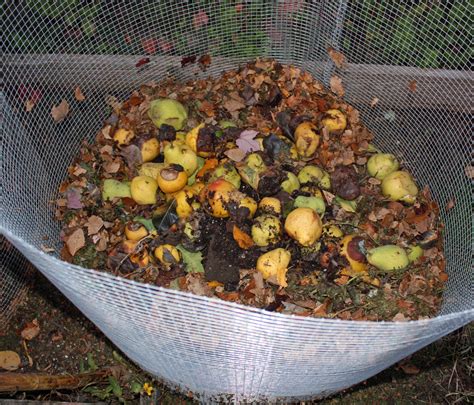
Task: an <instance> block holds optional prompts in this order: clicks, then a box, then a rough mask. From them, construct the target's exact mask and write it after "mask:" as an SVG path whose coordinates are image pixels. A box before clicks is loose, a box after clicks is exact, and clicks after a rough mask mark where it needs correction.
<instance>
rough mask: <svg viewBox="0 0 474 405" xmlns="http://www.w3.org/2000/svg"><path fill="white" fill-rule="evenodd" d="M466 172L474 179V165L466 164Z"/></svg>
mask: <svg viewBox="0 0 474 405" xmlns="http://www.w3.org/2000/svg"><path fill="white" fill-rule="evenodd" d="M464 173H465V174H466V176H467V177H468V178H470V179H474V166H466V167H465V168H464Z"/></svg>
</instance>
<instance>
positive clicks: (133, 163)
mask: <svg viewBox="0 0 474 405" xmlns="http://www.w3.org/2000/svg"><path fill="white" fill-rule="evenodd" d="M120 154H121V155H122V156H123V157H124V158H125V161H126V162H127V165H128V167H129V168H130V169H135V168H136V167H137V166H138V165H139V164H141V163H142V153H141V152H140V148H139V147H138V146H137V145H128V146H127V147H125V148H122V151H121V152H120Z"/></svg>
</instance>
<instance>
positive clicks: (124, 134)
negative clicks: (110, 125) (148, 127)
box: [114, 128, 135, 146]
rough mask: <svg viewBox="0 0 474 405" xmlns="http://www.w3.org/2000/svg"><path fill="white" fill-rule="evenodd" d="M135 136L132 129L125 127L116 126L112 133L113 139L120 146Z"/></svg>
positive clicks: (126, 143)
mask: <svg viewBox="0 0 474 405" xmlns="http://www.w3.org/2000/svg"><path fill="white" fill-rule="evenodd" d="M134 137H135V134H134V133H133V131H130V130H129V129H125V128H118V129H117V130H116V131H115V133H114V141H115V142H117V143H118V144H119V145H120V146H122V145H128V144H129V143H130V141H131V140H132V139H133V138H134Z"/></svg>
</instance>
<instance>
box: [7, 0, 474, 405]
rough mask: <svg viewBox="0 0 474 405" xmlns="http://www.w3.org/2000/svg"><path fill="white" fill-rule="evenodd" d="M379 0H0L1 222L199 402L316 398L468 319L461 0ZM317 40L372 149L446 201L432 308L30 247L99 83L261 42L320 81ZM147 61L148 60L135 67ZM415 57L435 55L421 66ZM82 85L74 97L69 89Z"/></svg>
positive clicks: (468, 145)
mask: <svg viewBox="0 0 474 405" xmlns="http://www.w3.org/2000/svg"><path fill="white" fill-rule="evenodd" d="M382 3H383V4H382V6H380V7H379V6H376V5H375V2H371V1H361V2H353V1H330V0H327V1H321V2H315V1H303V0H293V1H288V0H283V1H272V2H267V1H244V2H232V1H221V2H214V1H201V2H197V1H171V2H170V1H166V2H165V1H141V2H139V1H131V2H126V3H123V2H115V1H113V2H99V1H97V2H95V1H91V2H82V1H75V0H68V1H64V2H56V1H52V0H51V1H35V0H28V1H19V2H8V3H7V6H6V8H5V9H4V11H3V13H4V25H5V27H4V33H6V35H5V39H4V43H3V53H4V58H3V62H2V64H3V76H4V79H3V80H4V83H3V84H4V86H3V98H2V105H1V111H2V119H3V125H2V129H3V134H2V140H1V145H2V149H1V188H2V207H1V209H2V214H1V219H0V226H1V229H2V232H3V233H4V234H5V236H6V237H7V238H8V239H9V240H10V241H11V242H12V243H13V244H14V245H15V246H16V247H17V248H18V249H19V250H20V251H21V252H22V253H23V254H24V255H25V256H26V257H27V258H28V260H30V261H31V262H32V263H33V264H34V265H35V266H36V267H38V269H39V270H41V272H43V273H44V274H45V275H46V276H47V277H48V278H49V279H50V280H51V281H52V282H53V283H54V284H55V285H56V286H58V287H59V289H60V290H61V291H62V292H63V293H64V294H65V295H66V296H67V297H68V298H69V299H71V301H72V302H74V303H75V304H76V305H77V306H78V307H79V308H80V309H81V311H82V312H83V313H85V314H86V315H87V316H88V317H89V318H90V319H91V320H92V321H93V322H94V323H95V324H96V325H97V326H98V327H99V328H100V329H101V330H102V331H103V332H104V333H105V334H106V335H107V336H108V337H109V338H110V339H111V340H112V341H113V342H114V343H115V344H116V345H117V346H118V347H119V348H120V349H122V350H123V351H124V352H125V353H126V354H127V355H128V356H129V357H130V358H131V359H133V360H135V361H136V362H137V363H138V364H139V365H140V366H141V367H143V368H144V369H146V370H148V371H150V372H152V373H153V374H156V375H158V376H160V377H162V378H163V379H165V380H166V381H168V382H170V383H172V384H175V385H177V386H179V387H180V388H183V389H190V390H193V391H195V392H196V393H200V394H202V395H204V398H209V396H212V395H217V394H222V393H226V394H232V395H234V399H247V400H248V399H252V398H254V399H255V398H262V397H265V398H267V399H268V398H277V397H284V398H286V399H292V398H305V397H312V396H323V395H327V394H330V393H332V392H335V391H337V390H340V389H343V388H345V387H348V386H350V385H353V384H355V383H357V382H359V381H362V380H364V379H366V378H368V377H369V376H371V375H373V374H375V373H377V372H379V371H380V370H382V369H384V368H386V367H388V366H389V365H390V364H393V363H394V362H396V361H398V360H399V359H401V358H403V357H405V356H407V355H409V354H410V353H412V352H414V351H416V350H418V349H420V348H421V347H423V346H425V345H427V344H429V343H431V342H432V341H434V340H436V339H438V338H439V337H441V336H443V335H445V334H446V333H449V332H450V331H452V330H454V329H456V328H458V327H460V326H462V325H463V324H465V323H467V322H469V321H472V320H473V319H474V302H473V297H474V291H473V289H474V282H473V281H474V280H473V273H472V238H473V232H472V229H473V227H472V221H473V220H472V215H471V205H472V194H471V192H472V179H471V178H472V171H471V170H472V166H471V157H472V156H471V153H472V141H471V140H470V131H471V118H472V105H471V99H472V81H473V76H472V72H471V71H470V66H469V62H468V59H466V57H465V56H464V55H465V53H466V52H468V53H469V52H470V51H469V49H470V39H469V36H470V35H471V30H472V28H471V26H472V24H471V22H472V10H471V8H470V7H469V3H468V2H462V1H461V2H452V4H451V3H449V4H448V2H447V3H446V4H439V5H438V4H437V3H436V5H435V4H432V3H431V2H423V1H421V2H419V3H418V4H419V7H418V8H417V7H415V6H413V5H406V6H397V7H395V6H394V5H393V4H392V3H390V2H382ZM407 4H408V3H407ZM433 9H434V10H435V11H433ZM444 33H450V35H449V36H448V35H444ZM427 38H429V41H428V40H427ZM328 47H334V48H335V49H343V50H344V53H345V55H346V59H347V67H346V69H344V70H337V73H338V75H339V76H340V77H341V78H342V80H343V83H344V86H345V89H346V99H347V101H348V102H349V103H351V104H353V105H355V107H356V108H358V109H359V110H360V112H361V115H362V118H363V121H364V122H365V123H366V124H367V126H368V127H369V128H370V129H371V130H372V131H373V132H374V133H375V134H376V139H377V142H378V144H377V146H379V147H381V148H382V149H383V150H386V151H389V152H392V153H395V154H396V155H397V156H399V157H400V158H401V159H402V160H403V161H404V163H405V164H406V166H407V167H408V168H409V169H410V170H411V171H412V172H413V173H414V174H415V175H416V177H417V178H418V179H419V180H420V181H421V182H422V183H425V184H429V185H430V187H431V190H432V192H433V194H434V197H435V199H436V200H438V201H439V202H440V205H441V206H443V205H444V204H445V203H447V202H448V201H449V200H451V199H452V198H453V197H454V198H455V201H456V205H455V207H454V208H453V209H452V210H451V211H450V212H449V214H446V213H444V212H443V213H442V216H443V221H444V222H445V229H446V232H445V241H444V242H445V249H446V258H447V269H446V271H447V272H448V274H449V281H448V285H447V288H446V292H445V294H444V304H443V309H442V312H441V314H440V316H438V317H437V318H434V319H431V320H423V321H416V322H409V323H392V322H388V323H365V322H350V321H336V320H327V319H302V318H297V317H292V316H285V315H280V314H275V313H268V312H265V311H260V310H255V309H252V308H247V307H242V306H239V305H236V304H230V303H226V302H221V301H217V300H213V299H208V298H205V297H198V296H192V295H189V294H185V293H180V292H178V291H172V290H167V289H163V288H160V287H155V286H150V285H142V284H138V283H134V282H130V281H127V280H124V279H120V278H116V277H113V276H111V275H109V274H104V273H99V272H96V271H93V270H87V269H83V268H81V267H78V266H74V265H71V264H67V263H64V262H62V261H60V260H59V259H58V255H57V253H55V254H47V253H45V252H44V251H43V250H42V249H41V246H42V245H44V240H45V238H47V240H48V247H50V248H54V249H55V251H56V252H59V251H60V249H61V244H60V238H59V224H58V223H57V222H56V221H55V220H54V218H53V217H54V206H53V205H52V204H51V201H52V200H54V198H55V197H56V193H57V189H58V185H59V184H60V182H61V180H62V179H63V178H64V176H65V173H66V169H67V166H68V165H69V163H70V161H71V159H72V157H73V156H75V154H76V153H77V151H78V150H79V147H80V143H81V140H82V139H84V138H86V139H89V140H92V139H93V137H94V136H95V134H96V132H97V130H98V129H99V128H100V127H101V125H102V121H103V119H104V118H106V116H107V114H108V110H107V104H106V99H107V97H109V96H115V97H117V98H124V97H127V96H128V95H129V93H130V91H132V90H133V89H134V88H137V87H138V86H139V85H140V84H143V83H146V82H148V81H152V80H159V79H161V78H164V77H166V76H169V75H174V76H176V77H177V78H178V79H179V80H185V79H189V78H195V77H203V76H205V75H208V74H211V75H218V74H220V72H222V71H223V70H225V69H232V68H235V67H237V66H238V64H239V63H242V62H246V61H248V60H250V59H252V58H255V57H257V56H262V57H273V58H276V59H278V60H279V61H281V62H288V63H292V64H295V65H297V66H299V67H302V68H303V69H305V70H307V71H309V72H310V73H312V74H313V75H314V76H315V77H317V78H318V79H320V80H322V81H324V82H325V83H326V84H327V83H328V80H329V78H330V76H331V75H332V74H333V73H334V72H335V71H336V66H335V65H334V64H333V62H332V61H331V59H330V57H329V56H328V53H327V48H328ZM448 51H449V52H448ZM435 52H437V53H436V57H435V56H434V55H435ZM204 53H210V54H211V55H212V64H211V66H210V68H209V69H208V71H207V72H205V73H203V72H201V71H199V70H198V69H196V68H195V66H186V67H184V68H182V67H181V60H182V57H183V56H190V55H196V56H199V55H202V54H204ZM143 58H148V59H149V62H148V63H146V65H145V66H143V67H137V62H139V61H140V60H141V59H143ZM393 65H400V66H393ZM428 67H436V68H442V69H429V70H428V69H422V68H428ZM452 68H456V70H447V69H452ZM78 85H79V86H80V87H81V89H82V91H83V93H84V94H86V100H84V101H83V102H79V101H77V100H75V99H74V96H73V91H74V89H75V87H76V86H78ZM62 99H66V100H68V102H69V106H70V114H69V115H68V117H67V119H65V120H64V121H63V122H61V123H56V122H54V121H53V120H52V118H51V116H50V113H51V106H52V105H57V104H59V102H60V101H61V100H62ZM28 102H29V103H30V104H29V106H30V107H31V105H33V107H31V108H28ZM27 109H30V110H31V111H26V110H27ZM470 167H471V169H470ZM3 271H4V270H3V268H0V273H1V275H2V279H3V278H5V276H4V273H3ZM15 274H22V273H21V269H19V268H18V271H17V272H15ZM15 283H17V284H15V285H20V284H21V281H18V282H15ZM15 288H16V287H15ZM10 289H11V288H10ZM7 290H8V289H7Z"/></svg>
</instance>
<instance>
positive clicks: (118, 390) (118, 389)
mask: <svg viewBox="0 0 474 405" xmlns="http://www.w3.org/2000/svg"><path fill="white" fill-rule="evenodd" d="M109 384H110V386H111V387H112V392H113V394H114V395H115V396H116V397H117V398H122V395H123V392H122V387H121V386H120V384H119V382H118V381H117V379H116V378H115V377H113V376H111V375H109Z"/></svg>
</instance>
